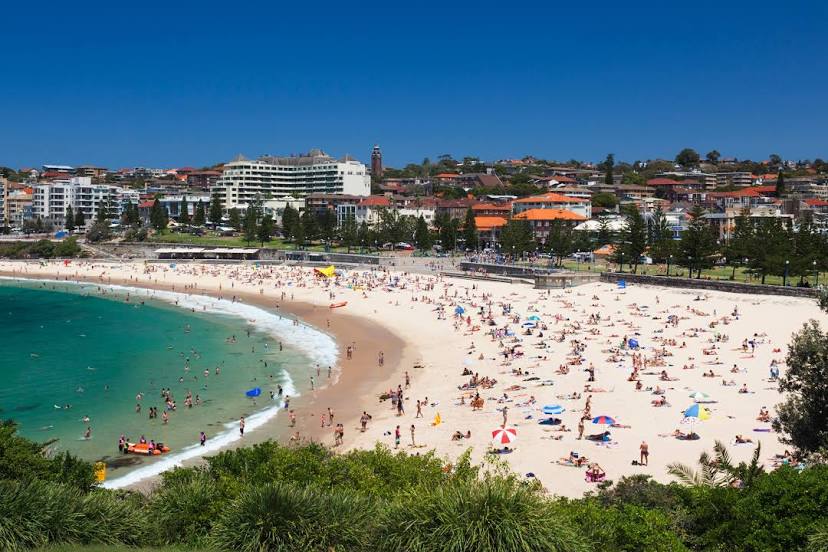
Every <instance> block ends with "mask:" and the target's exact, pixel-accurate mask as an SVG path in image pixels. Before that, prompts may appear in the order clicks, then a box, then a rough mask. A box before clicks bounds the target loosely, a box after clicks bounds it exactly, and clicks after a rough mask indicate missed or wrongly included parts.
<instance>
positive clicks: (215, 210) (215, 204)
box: [210, 194, 222, 225]
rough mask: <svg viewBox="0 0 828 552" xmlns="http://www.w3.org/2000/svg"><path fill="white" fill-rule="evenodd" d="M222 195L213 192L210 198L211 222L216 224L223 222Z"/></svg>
mask: <svg viewBox="0 0 828 552" xmlns="http://www.w3.org/2000/svg"><path fill="white" fill-rule="evenodd" d="M221 215H222V212H221V196H219V194H213V197H212V198H210V222H212V223H213V224H215V225H219V224H221Z"/></svg>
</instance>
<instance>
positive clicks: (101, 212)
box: [95, 199, 109, 222]
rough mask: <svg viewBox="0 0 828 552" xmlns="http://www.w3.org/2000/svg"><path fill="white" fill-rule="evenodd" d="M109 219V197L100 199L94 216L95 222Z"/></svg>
mask: <svg viewBox="0 0 828 552" xmlns="http://www.w3.org/2000/svg"><path fill="white" fill-rule="evenodd" d="M108 220H109V199H107V200H106V201H102V202H101V203H100V204H99V205H98V213H97V215H96V217H95V221H96V222H106V221H108Z"/></svg>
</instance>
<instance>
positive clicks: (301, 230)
mask: <svg viewBox="0 0 828 552" xmlns="http://www.w3.org/2000/svg"><path fill="white" fill-rule="evenodd" d="M290 235H291V236H292V237H293V243H294V245H295V246H296V249H302V248H304V247H305V225H304V224H302V221H301V219H300V218H299V217H297V218H296V219H295V220H294V221H293V228H292V229H291V231H290Z"/></svg>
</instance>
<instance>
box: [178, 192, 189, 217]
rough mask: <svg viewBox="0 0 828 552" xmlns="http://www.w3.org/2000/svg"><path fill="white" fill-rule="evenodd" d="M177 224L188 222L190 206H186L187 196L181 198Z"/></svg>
mask: <svg viewBox="0 0 828 552" xmlns="http://www.w3.org/2000/svg"><path fill="white" fill-rule="evenodd" d="M178 222H180V223H181V224H187V223H189V222H190V206H189V205H188V204H187V196H186V195H183V196H181V205H180V208H179V213H178Z"/></svg>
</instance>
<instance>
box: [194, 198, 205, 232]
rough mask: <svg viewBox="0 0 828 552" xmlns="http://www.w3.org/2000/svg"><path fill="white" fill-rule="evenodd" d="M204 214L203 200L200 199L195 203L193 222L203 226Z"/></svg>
mask: <svg viewBox="0 0 828 552" xmlns="http://www.w3.org/2000/svg"><path fill="white" fill-rule="evenodd" d="M205 218H206V216H205V214H204V202H202V201H201V200H200V199H199V200H198V203H197V204H196V210H195V216H194V217H193V224H195V225H196V226H204V223H205V222H206V220H205Z"/></svg>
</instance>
